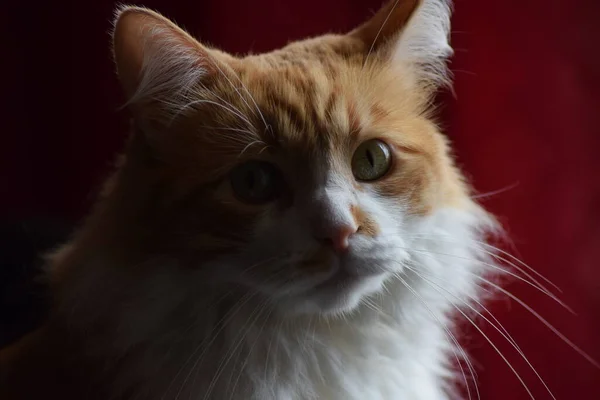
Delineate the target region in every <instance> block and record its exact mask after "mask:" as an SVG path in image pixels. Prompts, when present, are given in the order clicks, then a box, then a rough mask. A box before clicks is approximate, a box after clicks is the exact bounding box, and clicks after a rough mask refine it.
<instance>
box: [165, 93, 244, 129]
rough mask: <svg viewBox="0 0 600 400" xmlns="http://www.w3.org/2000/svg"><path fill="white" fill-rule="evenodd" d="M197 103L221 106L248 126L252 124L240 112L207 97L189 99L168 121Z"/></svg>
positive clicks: (171, 121)
mask: <svg viewBox="0 0 600 400" xmlns="http://www.w3.org/2000/svg"><path fill="white" fill-rule="evenodd" d="M197 104H212V105H214V106H217V107H221V108H222V109H224V110H226V111H229V112H230V113H231V114H233V115H235V116H237V117H238V118H240V119H241V120H242V121H244V122H246V123H247V124H248V125H249V126H252V123H251V122H250V120H249V119H248V118H246V117H245V116H244V115H242V114H241V113H240V112H238V111H236V110H235V109H233V108H230V107H227V106H226V105H224V104H221V103H218V102H216V101H212V100H207V99H199V100H193V101H190V102H189V103H187V104H185V105H183V106H181V107H180V108H179V109H178V110H177V111H176V112H175V114H174V115H173V116H172V117H171V120H170V123H169V124H172V123H173V121H174V120H175V119H176V118H177V117H178V116H179V115H181V114H182V113H183V112H185V110H187V109H188V108H190V107H193V106H195V105H197Z"/></svg>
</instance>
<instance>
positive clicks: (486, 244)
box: [414, 234, 562, 293]
mask: <svg viewBox="0 0 600 400" xmlns="http://www.w3.org/2000/svg"><path fill="white" fill-rule="evenodd" d="M434 235H436V236H443V237H446V238H449V237H451V236H450V235H448V234H434ZM428 236H432V235H428ZM414 237H420V238H423V239H426V240H438V239H437V238H432V237H427V236H425V235H415V236H414ZM470 241H471V242H473V243H476V244H479V245H481V246H483V247H487V248H488V249H491V250H492V254H494V253H495V252H498V253H501V254H503V255H505V256H506V257H508V258H510V259H512V260H514V261H515V262H516V263H518V264H520V265H522V266H523V267H525V268H527V269H528V270H529V271H531V272H532V273H534V274H535V275H537V276H538V277H539V278H540V279H542V280H544V281H545V282H546V283H547V284H549V285H551V286H552V287H553V288H555V289H556V290H558V291H559V292H561V293H562V290H561V288H560V287H558V285H556V284H555V283H554V282H552V281H551V280H550V279H548V278H546V277H545V276H544V275H542V274H541V273H540V272H538V271H536V270H535V269H534V268H532V267H530V266H529V265H527V264H526V263H525V262H524V261H522V260H520V259H519V258H518V257H515V256H513V255H512V254H510V253H509V252H507V251H505V250H502V249H500V248H498V247H496V246H492V245H491V244H489V243H486V242H483V241H480V240H475V239H470ZM447 243H457V242H455V241H447ZM488 254H490V253H488ZM494 257H497V258H499V256H498V255H494ZM499 259H501V260H503V261H505V262H507V263H509V261H507V260H506V259H504V258H499ZM510 265H512V266H513V267H514V268H516V269H519V268H518V267H516V266H515V265H514V264H513V263H510ZM519 270H520V271H521V272H523V271H522V270H521V269H519ZM540 286H541V287H543V286H542V285H540ZM546 290H547V289H546Z"/></svg>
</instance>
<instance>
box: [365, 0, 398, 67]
mask: <svg viewBox="0 0 600 400" xmlns="http://www.w3.org/2000/svg"><path fill="white" fill-rule="evenodd" d="M399 2H400V0H396V2H395V3H394V5H393V6H392V8H391V9H390V12H389V13H388V15H387V16H386V17H385V19H384V20H383V23H382V24H381V27H380V28H379V30H378V31H377V34H376V35H375V38H374V39H373V43H371V47H370V48H369V51H368V52H367V56H366V57H365V61H364V62H363V66H362V68H364V67H365V65H367V61H368V59H369V56H370V55H371V53H372V52H373V49H374V48H375V43H377V39H379V35H381V31H383V28H384V27H385V24H387V22H388V20H389V19H390V17H391V16H392V13H393V12H394V10H395V9H396V7H397V6H398V3H399Z"/></svg>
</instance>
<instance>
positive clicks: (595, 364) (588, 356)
mask: <svg viewBox="0 0 600 400" xmlns="http://www.w3.org/2000/svg"><path fill="white" fill-rule="evenodd" d="M473 275H474V276H475V277H476V278H478V279H480V280H482V281H484V282H485V283H486V284H488V285H490V286H492V287H493V288H495V289H496V290H499V291H500V292H502V293H504V294H505V295H507V296H508V297H510V298H511V299H513V300H514V301H516V302H517V303H519V304H520V305H521V306H522V307H523V308H525V309H526V310H527V311H529V312H530V313H531V314H533V315H534V316H535V317H536V318H537V319H538V320H539V321H540V322H541V323H543V324H544V325H546V327H547V328H548V329H550V330H551V331H552V333H554V334H555V335H556V336H558V337H559V338H560V339H561V340H562V341H564V342H565V343H566V344H567V345H569V347H571V348H572V349H573V350H575V351H576V352H577V353H579V355H581V356H582V357H583V358H585V359H586V360H587V361H588V362H589V363H590V364H592V365H593V366H594V367H596V368H598V369H600V364H599V363H598V362H597V361H596V360H594V359H593V358H592V357H591V356H590V355H589V354H587V353H586V352H585V351H583V350H582V349H580V348H579V347H578V346H577V345H576V344H575V343H573V342H572V341H571V340H569V339H568V338H567V337H566V336H565V335H563V334H562V333H561V332H560V331H559V330H558V329H556V328H555V327H554V325H552V324H551V323H550V322H548V321H547V320H546V319H544V318H543V317H542V316H541V315H540V314H539V313H538V312H537V311H535V310H534V309H533V308H531V307H530V306H529V305H527V303H525V302H524V301H523V300H521V299H520V298H519V297H517V296H515V295H514V294H512V293H511V292H509V291H508V290H506V289H504V288H502V287H500V286H498V285H496V284H494V283H492V282H490V281H489V280H487V279H485V278H483V277H480V276H478V275H476V274H473Z"/></svg>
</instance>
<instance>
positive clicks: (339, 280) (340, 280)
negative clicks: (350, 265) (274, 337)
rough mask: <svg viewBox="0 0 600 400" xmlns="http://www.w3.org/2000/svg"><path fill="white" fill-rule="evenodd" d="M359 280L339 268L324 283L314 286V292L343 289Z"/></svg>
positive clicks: (357, 277)
mask: <svg viewBox="0 0 600 400" xmlns="http://www.w3.org/2000/svg"><path fill="white" fill-rule="evenodd" d="M360 279H361V278H360V277H359V276H356V275H351V274H350V273H348V272H347V271H346V270H344V269H343V268H340V269H339V270H338V271H337V272H335V273H334V274H333V275H331V276H330V277H329V278H327V279H326V280H325V281H323V282H321V283H319V284H318V285H316V286H315V288H314V289H315V290H323V289H343V288H345V287H347V286H349V285H351V284H352V283H354V282H357V281H359V280H360Z"/></svg>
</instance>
